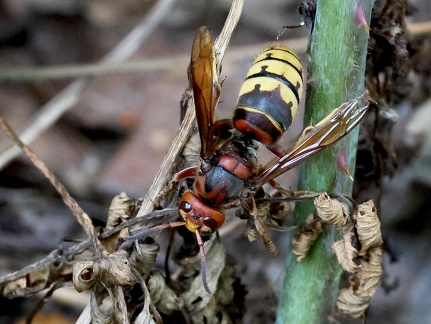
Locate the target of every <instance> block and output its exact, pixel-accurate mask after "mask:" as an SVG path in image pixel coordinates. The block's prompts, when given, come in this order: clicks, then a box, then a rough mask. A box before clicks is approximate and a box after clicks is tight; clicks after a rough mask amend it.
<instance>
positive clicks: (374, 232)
mask: <svg viewBox="0 0 431 324" xmlns="http://www.w3.org/2000/svg"><path fill="white" fill-rule="evenodd" d="M354 219H355V221H356V225H355V226H356V230H357V232H358V238H359V242H360V243H361V250H360V251H359V255H365V254H366V252H367V250H369V249H370V248H372V247H377V246H381V245H382V244H383V239H382V233H381V231H380V220H379V217H378V216H377V210H376V208H375V207H374V202H373V201H372V200H369V201H367V202H365V203H362V204H360V205H358V212H357V213H356V214H355V215H354Z"/></svg>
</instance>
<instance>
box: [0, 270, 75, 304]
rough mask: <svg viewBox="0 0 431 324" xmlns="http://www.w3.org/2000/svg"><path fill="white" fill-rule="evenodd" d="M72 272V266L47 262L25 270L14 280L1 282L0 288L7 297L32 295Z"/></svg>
mask: <svg viewBox="0 0 431 324" xmlns="http://www.w3.org/2000/svg"><path fill="white" fill-rule="evenodd" d="M71 273H72V266H70V265H68V264H65V263H61V264H60V265H58V264H56V263H54V262H53V263H52V264H47V265H44V266H41V267H34V268H33V269H32V271H28V272H25V273H24V274H23V275H22V276H20V277H19V278H17V279H14V280H10V281H9V280H6V281H4V282H2V283H1V285H0V288H1V290H2V293H3V296H5V297H8V298H15V297H27V296H30V295H33V294H35V293H37V292H39V291H41V290H43V289H45V288H48V287H49V286H51V285H52V284H53V283H55V282H56V281H59V280H64V279H65V278H68V277H69V276H70V274H71Z"/></svg>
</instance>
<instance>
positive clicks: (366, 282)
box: [358, 247, 383, 298]
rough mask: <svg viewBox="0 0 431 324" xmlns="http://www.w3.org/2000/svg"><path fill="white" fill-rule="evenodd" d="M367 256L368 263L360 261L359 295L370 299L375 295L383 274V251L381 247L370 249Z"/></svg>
mask: <svg viewBox="0 0 431 324" xmlns="http://www.w3.org/2000/svg"><path fill="white" fill-rule="evenodd" d="M368 254H369V260H368V262H366V261H362V263H361V269H360V271H359V273H358V275H359V279H360V290H361V294H362V295H363V296H368V297H370V298H371V297H372V296H373V295H374V294H375V292H376V289H377V285H378V283H379V280H380V277H381V275H382V274H383V268H382V263H383V249H382V248H381V247H376V248H372V249H370V250H369V251H368Z"/></svg>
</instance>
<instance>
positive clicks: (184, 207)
mask: <svg viewBox="0 0 431 324" xmlns="http://www.w3.org/2000/svg"><path fill="white" fill-rule="evenodd" d="M179 208H180V209H181V210H182V211H183V212H184V213H186V214H187V213H188V212H190V211H191V210H192V205H191V204H190V203H188V202H187V201H182V202H181V204H180V207H179Z"/></svg>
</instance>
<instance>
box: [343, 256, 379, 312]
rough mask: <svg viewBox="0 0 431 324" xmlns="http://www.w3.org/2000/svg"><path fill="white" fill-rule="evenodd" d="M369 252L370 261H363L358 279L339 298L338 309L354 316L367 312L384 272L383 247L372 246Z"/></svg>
mask: <svg viewBox="0 0 431 324" xmlns="http://www.w3.org/2000/svg"><path fill="white" fill-rule="evenodd" d="M368 253H369V261H368V262H366V261H362V263H361V266H360V269H359V272H358V274H357V275H356V279H355V280H352V281H351V283H354V285H351V286H350V287H349V288H347V289H343V290H341V292H340V294H339V296H338V299H337V307H338V309H339V310H340V311H341V312H343V313H346V314H350V315H351V316H352V317H360V316H362V315H363V314H364V313H365V311H366V310H367V308H368V306H369V304H370V301H371V298H372V296H373V295H374V294H375V292H376V289H377V285H378V282H379V280H380V277H381V275H382V273H383V269H382V262H383V260H382V259H383V250H382V248H381V247H375V248H372V249H370V250H369V251H368Z"/></svg>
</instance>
